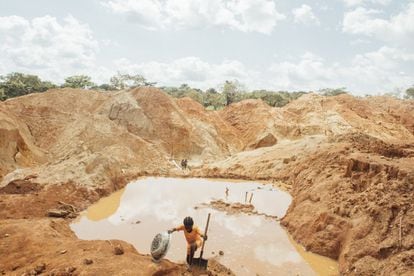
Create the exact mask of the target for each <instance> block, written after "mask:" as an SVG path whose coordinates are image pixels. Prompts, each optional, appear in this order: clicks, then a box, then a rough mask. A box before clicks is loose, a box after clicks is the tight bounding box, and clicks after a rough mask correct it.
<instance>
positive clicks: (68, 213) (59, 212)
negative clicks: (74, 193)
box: [47, 201, 77, 218]
mask: <svg viewBox="0 0 414 276" xmlns="http://www.w3.org/2000/svg"><path fill="white" fill-rule="evenodd" d="M58 204H59V209H50V210H49V211H47V216H48V217H53V218H76V217H77V211H76V208H75V207H74V206H73V205H71V204H67V203H64V202H62V201H58Z"/></svg>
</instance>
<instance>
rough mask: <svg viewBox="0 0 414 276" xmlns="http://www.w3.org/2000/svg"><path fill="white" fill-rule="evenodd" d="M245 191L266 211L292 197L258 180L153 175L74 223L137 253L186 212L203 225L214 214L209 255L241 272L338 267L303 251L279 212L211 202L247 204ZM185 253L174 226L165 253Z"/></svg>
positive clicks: (83, 233)
mask: <svg viewBox="0 0 414 276" xmlns="http://www.w3.org/2000/svg"><path fill="white" fill-rule="evenodd" d="M246 192H248V196H247V201H249V200H250V196H251V194H253V197H252V199H251V203H252V204H253V205H254V207H255V211H257V213H263V214H266V215H268V216H277V217H279V218H280V217H283V215H284V214H285V213H286V210H287V208H288V207H289V204H290V202H291V197H290V195H289V194H288V193H286V192H284V191H281V190H278V189H276V188H274V187H272V185H264V184H261V183H255V182H229V181H215V180H207V179H180V178H152V177H151V178H143V179H140V180H137V181H134V182H132V183H130V184H128V185H127V186H126V187H125V188H124V189H122V190H120V191H117V192H115V193H114V194H112V195H111V196H109V197H107V198H103V199H101V200H100V201H99V202H97V203H96V204H94V205H92V206H91V207H90V208H88V209H87V211H85V212H84V213H83V214H82V216H81V217H80V219H78V220H77V221H76V222H74V223H73V224H71V228H72V230H73V231H74V232H75V233H76V235H77V236H78V237H79V238H81V239H86V240H95V239H120V240H124V241H127V242H129V243H131V244H133V245H134V246H135V248H136V249H137V250H138V251H139V252H140V253H149V251H150V250H149V249H150V244H151V241H152V239H153V238H154V236H155V235H156V234H157V233H159V232H163V231H166V230H167V229H171V228H173V227H176V226H178V225H180V224H182V220H183V218H184V217H185V216H192V217H193V219H194V221H195V224H196V225H197V226H199V227H200V229H201V230H202V231H204V227H205V224H206V219H207V214H208V213H211V214H212V215H211V221H210V226H209V230H208V237H209V238H208V240H207V242H206V245H205V250H204V256H205V257H207V258H212V257H216V258H217V259H218V261H219V262H220V263H222V264H223V265H225V266H227V267H228V268H230V269H232V270H233V271H234V272H235V273H236V275H318V274H319V275H336V274H338V273H337V271H338V268H337V264H336V262H334V261H332V260H330V259H328V258H325V257H321V256H318V255H314V254H310V253H307V252H304V250H303V249H302V248H300V247H299V246H298V245H296V244H295V243H294V242H292V241H291V240H290V239H289V236H288V234H287V233H286V231H285V230H284V229H283V228H282V227H281V226H280V225H279V222H278V221H277V220H275V219H274V218H269V217H266V216H264V215H257V214H256V215H255V214H246V213H242V212H235V213H233V214H231V215H229V214H227V213H225V212H224V211H218V210H216V209H213V208H211V207H209V206H208V205H206V204H208V203H210V202H211V201H212V200H222V201H224V202H227V203H230V204H231V203H236V202H239V203H244V202H245V201H246ZM219 251H223V252H224V255H222V256H221V255H219ZM197 253H198V252H197ZM185 254H186V242H185V239H184V235H183V233H182V232H176V233H174V234H173V237H172V242H171V247H170V250H169V251H168V254H167V256H166V258H167V259H170V260H172V261H174V262H185ZM196 256H197V254H196Z"/></svg>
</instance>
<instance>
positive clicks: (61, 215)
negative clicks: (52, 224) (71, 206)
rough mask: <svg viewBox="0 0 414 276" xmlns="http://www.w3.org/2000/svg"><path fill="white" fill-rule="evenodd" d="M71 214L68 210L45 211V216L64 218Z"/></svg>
mask: <svg viewBox="0 0 414 276" xmlns="http://www.w3.org/2000/svg"><path fill="white" fill-rule="evenodd" d="M69 214H71V212H70V211H68V210H59V209H50V210H49V211H47V216H48V217H52V218H66V217H68V216H69Z"/></svg>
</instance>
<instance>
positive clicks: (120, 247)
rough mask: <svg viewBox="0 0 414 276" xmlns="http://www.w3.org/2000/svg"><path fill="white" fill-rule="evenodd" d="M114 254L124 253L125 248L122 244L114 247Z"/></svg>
mask: <svg viewBox="0 0 414 276" xmlns="http://www.w3.org/2000/svg"><path fill="white" fill-rule="evenodd" d="M114 254H115V255H123V254H124V248H123V247H122V245H120V244H117V245H116V246H115V247H114Z"/></svg>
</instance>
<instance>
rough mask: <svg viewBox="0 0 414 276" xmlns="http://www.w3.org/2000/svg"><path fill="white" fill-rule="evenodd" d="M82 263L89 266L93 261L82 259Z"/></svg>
mask: <svg viewBox="0 0 414 276" xmlns="http://www.w3.org/2000/svg"><path fill="white" fill-rule="evenodd" d="M83 263H84V264H86V265H90V264H93V260H91V259H83Z"/></svg>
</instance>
